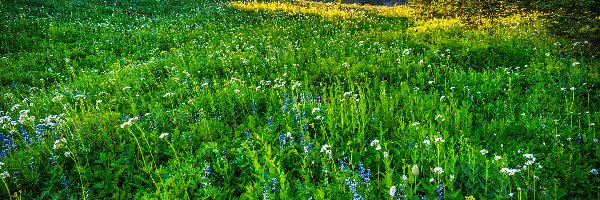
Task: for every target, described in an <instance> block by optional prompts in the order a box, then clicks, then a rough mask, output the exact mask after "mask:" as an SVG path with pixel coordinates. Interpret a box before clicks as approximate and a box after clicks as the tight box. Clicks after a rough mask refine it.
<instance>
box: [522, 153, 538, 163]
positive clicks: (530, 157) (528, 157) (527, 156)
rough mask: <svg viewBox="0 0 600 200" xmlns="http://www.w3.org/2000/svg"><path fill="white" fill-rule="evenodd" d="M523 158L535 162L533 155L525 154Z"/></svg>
mask: <svg viewBox="0 0 600 200" xmlns="http://www.w3.org/2000/svg"><path fill="white" fill-rule="evenodd" d="M523 157H525V158H527V159H530V160H532V161H535V157H534V156H533V154H523Z"/></svg>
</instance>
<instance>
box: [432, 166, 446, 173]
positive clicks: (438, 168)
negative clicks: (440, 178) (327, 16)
mask: <svg viewBox="0 0 600 200" xmlns="http://www.w3.org/2000/svg"><path fill="white" fill-rule="evenodd" d="M433 173H437V174H442V173H444V169H443V168H441V167H436V168H433Z"/></svg>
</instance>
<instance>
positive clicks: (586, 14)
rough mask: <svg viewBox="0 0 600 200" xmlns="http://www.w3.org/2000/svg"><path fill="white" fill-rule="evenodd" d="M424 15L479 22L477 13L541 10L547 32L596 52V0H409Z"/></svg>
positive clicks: (599, 24) (599, 18)
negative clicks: (586, 44) (588, 44)
mask: <svg viewBox="0 0 600 200" xmlns="http://www.w3.org/2000/svg"><path fill="white" fill-rule="evenodd" d="M409 2H410V3H411V5H412V6H414V7H417V8H419V9H420V10H421V13H423V14H424V15H423V16H424V17H429V18H436V17H437V18H443V17H462V18H465V19H466V20H467V21H469V22H470V23H471V24H474V25H480V24H481V23H482V22H481V20H480V19H481V17H492V18H493V17H499V16H508V15H512V14H515V13H522V12H532V11H537V12H543V13H546V15H545V18H546V19H547V20H548V21H549V23H547V25H548V28H549V30H550V31H551V33H553V34H555V35H557V36H561V37H566V38H570V39H575V40H577V41H579V40H587V41H588V42H591V43H592V44H594V48H592V49H590V50H589V51H586V52H582V53H586V54H588V55H594V56H598V52H600V48H599V47H600V0H549V1H532V0H525V1H517V0H500V1H498V0H411V1H409Z"/></svg>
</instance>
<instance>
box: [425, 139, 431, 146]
mask: <svg viewBox="0 0 600 200" xmlns="http://www.w3.org/2000/svg"><path fill="white" fill-rule="evenodd" d="M423 144H425V145H429V144H431V141H429V140H428V139H425V140H423Z"/></svg>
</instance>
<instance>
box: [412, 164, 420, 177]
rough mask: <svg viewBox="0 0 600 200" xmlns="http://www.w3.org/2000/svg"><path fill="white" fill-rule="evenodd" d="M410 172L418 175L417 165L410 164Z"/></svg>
mask: <svg viewBox="0 0 600 200" xmlns="http://www.w3.org/2000/svg"><path fill="white" fill-rule="evenodd" d="M411 172H412V174H413V175H415V176H418V175H419V166H417V165H416V164H415V165H413V166H412V169H411Z"/></svg>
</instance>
